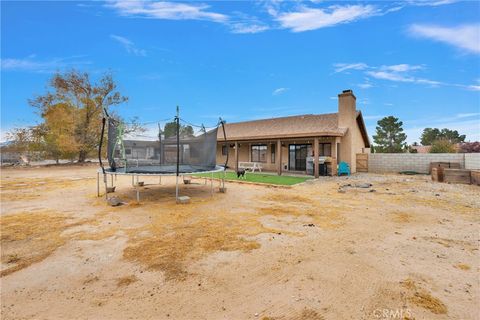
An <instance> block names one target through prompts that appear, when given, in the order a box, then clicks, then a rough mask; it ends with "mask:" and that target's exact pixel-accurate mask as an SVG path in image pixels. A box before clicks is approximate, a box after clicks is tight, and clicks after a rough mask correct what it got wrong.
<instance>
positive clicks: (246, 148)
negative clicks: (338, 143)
mask: <svg viewBox="0 0 480 320" xmlns="http://www.w3.org/2000/svg"><path fill="white" fill-rule="evenodd" d="M282 143H283V146H282V157H281V162H282V171H287V170H288V146H289V145H290V144H308V143H309V144H312V145H313V139H308V140H307V139H295V140H282ZM319 143H331V144H332V146H333V144H334V143H335V138H334V137H320V138H319ZM233 144H234V143H229V145H233ZM255 144H266V145H267V161H266V162H262V163H261V164H262V167H263V169H264V170H266V171H277V161H278V156H279V153H278V150H277V151H276V154H275V162H272V161H271V147H272V144H275V148H277V142H276V141H256V142H241V143H240V148H239V156H238V161H239V162H242V161H243V162H250V161H252V160H251V146H252V145H255ZM222 145H223V143H222V142H219V143H218V144H217V164H219V165H223V164H224V163H225V160H226V156H223V155H222ZM332 149H333V147H332ZM312 150H313V146H312ZM332 152H334V151H333V150H332ZM332 157H335V154H333V153H332ZM228 166H229V167H230V168H234V166H235V149H234V148H229V156H228Z"/></svg>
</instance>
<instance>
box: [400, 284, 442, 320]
mask: <svg viewBox="0 0 480 320" xmlns="http://www.w3.org/2000/svg"><path fill="white" fill-rule="evenodd" d="M402 285H403V287H404V288H405V289H407V290H408V292H407V301H408V302H410V303H412V304H414V305H416V306H418V307H421V308H424V309H427V310H429V311H430V312H432V313H435V314H446V313H447V311H448V309H447V306H446V305H445V304H444V303H443V302H442V301H440V299H438V298H435V297H433V296H432V295H431V294H430V293H429V292H428V291H427V290H425V289H423V288H421V287H419V286H418V285H417V284H416V283H415V282H414V281H413V280H412V279H407V280H405V281H403V282H402Z"/></svg>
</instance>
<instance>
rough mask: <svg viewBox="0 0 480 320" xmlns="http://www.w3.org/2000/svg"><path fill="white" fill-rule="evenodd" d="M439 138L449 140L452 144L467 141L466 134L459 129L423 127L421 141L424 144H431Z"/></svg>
mask: <svg viewBox="0 0 480 320" xmlns="http://www.w3.org/2000/svg"><path fill="white" fill-rule="evenodd" d="M437 140H447V141H449V142H450V143H452V144H455V143H461V142H464V141H465V135H464V134H462V135H460V134H459V133H458V131H457V130H450V129H447V128H443V129H442V130H440V129H438V128H425V129H423V132H422V136H421V137H420V142H421V143H422V145H424V146H431V145H432V144H433V143H434V142H435V141H437Z"/></svg>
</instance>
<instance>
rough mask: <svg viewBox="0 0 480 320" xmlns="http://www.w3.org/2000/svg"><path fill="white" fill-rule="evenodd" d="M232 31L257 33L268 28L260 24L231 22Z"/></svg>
mask: <svg viewBox="0 0 480 320" xmlns="http://www.w3.org/2000/svg"><path fill="white" fill-rule="evenodd" d="M230 28H231V31H232V32H233V33H259V32H263V31H266V30H268V29H269V27H268V26H266V25H262V24H247V23H233V24H231V26H230Z"/></svg>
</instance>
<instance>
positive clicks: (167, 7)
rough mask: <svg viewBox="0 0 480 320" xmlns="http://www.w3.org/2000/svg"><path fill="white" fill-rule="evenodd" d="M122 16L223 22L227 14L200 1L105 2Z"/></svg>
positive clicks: (226, 18)
mask: <svg viewBox="0 0 480 320" xmlns="http://www.w3.org/2000/svg"><path fill="white" fill-rule="evenodd" d="M107 6H108V7H111V8H113V9H115V10H116V11H117V12H118V13H119V14H120V15H123V16H137V17H145V18H152V19H167V20H208V21H214V22H225V21H227V20H228V16H227V15H224V14H221V13H216V12H211V11H206V9H208V8H210V6H209V5H206V4H201V3H198V4H197V3H193V2H191V3H180V2H169V1H158V2H155V1H151V2H150V1H113V2H109V3H107Z"/></svg>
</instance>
